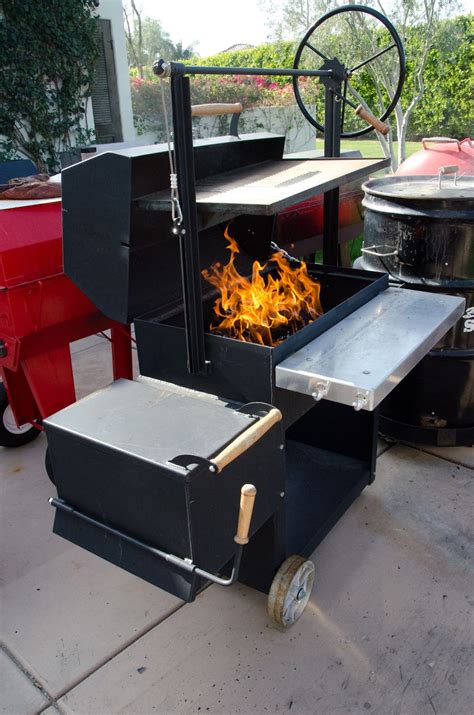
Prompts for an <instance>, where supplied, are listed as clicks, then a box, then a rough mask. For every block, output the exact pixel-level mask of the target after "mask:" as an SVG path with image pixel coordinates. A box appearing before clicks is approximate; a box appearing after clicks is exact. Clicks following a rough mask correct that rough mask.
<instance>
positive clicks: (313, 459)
mask: <svg viewBox="0 0 474 715" xmlns="http://www.w3.org/2000/svg"><path fill="white" fill-rule="evenodd" d="M286 460H287V461H286V488H285V522H286V524H285V527H286V528H285V530H286V551H287V554H301V555H303V556H307V555H309V554H310V553H311V552H312V551H313V549H314V548H316V546H317V545H318V544H319V543H320V542H321V541H322V539H323V538H324V537H325V536H326V534H327V533H328V532H329V530H330V529H331V528H332V526H334V524H335V523H336V521H337V520H338V519H339V517H340V516H341V515H342V514H343V513H344V512H345V510H346V509H347V507H348V506H349V505H350V504H351V503H352V502H353V501H354V499H356V498H357V496H358V495H359V494H360V492H361V491H362V490H363V489H364V487H365V486H367V484H368V483H369V479H370V470H369V468H368V465H367V463H366V462H364V461H361V460H358V459H354V458H353V457H347V456H344V455H341V454H337V453H335V452H329V451H328V450H325V449H320V448H317V447H312V446H310V445H307V444H304V443H302V442H296V441H293V440H287V443H286Z"/></svg>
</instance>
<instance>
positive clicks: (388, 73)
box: [293, 5, 406, 137]
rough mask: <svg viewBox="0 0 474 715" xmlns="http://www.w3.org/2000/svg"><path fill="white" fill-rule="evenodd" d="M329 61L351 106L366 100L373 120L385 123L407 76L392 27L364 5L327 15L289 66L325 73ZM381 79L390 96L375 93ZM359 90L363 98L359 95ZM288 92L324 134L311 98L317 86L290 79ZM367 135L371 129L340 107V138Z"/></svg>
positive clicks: (320, 112) (320, 109)
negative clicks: (333, 62) (337, 65)
mask: <svg viewBox="0 0 474 715" xmlns="http://www.w3.org/2000/svg"><path fill="white" fill-rule="evenodd" d="M333 58H337V60H338V61H339V63H341V64H340V67H341V72H342V76H341V82H342V88H341V92H342V96H344V97H346V96H347V99H350V100H351V101H353V102H355V104H359V103H360V102H361V100H363V101H365V102H366V103H367V105H368V106H369V109H370V110H371V111H372V113H373V114H374V115H375V116H376V117H379V118H380V120H381V121H384V120H385V119H387V117H388V116H389V115H390V114H391V112H392V111H393V109H394V108H395V105H396V104H397V102H398V100H399V98H400V94H401V92H402V88H403V83H404V80H405V72H406V67H405V52H404V49H403V44H402V41H401V39H400V37H399V35H398V33H397V31H396V30H395V28H394V26H393V25H392V23H391V22H390V21H389V20H387V18H386V17H385V16H384V15H382V13H380V12H378V11H377V10H373V9H372V8H370V7H366V6H365V5H346V6H344V7H338V8H335V9H334V10H331V11H330V12H327V13H326V14H325V15H323V16H322V17H321V18H320V19H319V20H318V21H317V22H315V24H314V25H312V27H310V29H309V30H308V31H307V33H306V35H305V36H304V37H303V39H302V41H301V42H300V44H299V46H298V49H297V51H296V55H295V60H294V63H293V67H294V68H296V69H297V68H299V69H322V68H324V69H326V67H325V64H326V62H327V61H329V60H332V59H333ZM343 70H344V71H343ZM382 75H383V76H384V82H387V83H388V84H389V85H390V96H388V95H386V94H385V92H384V91H382V92H381V93H380V92H379V91H378V89H377V78H378V77H380V76H382ZM311 82H313V81H312V80H311ZM319 86H320V85H319ZM361 87H363V88H364V90H363V92H362V94H360V93H359V92H358V89H360V88H361ZM303 88H305V89H303ZM308 88H309V91H308ZM293 89H294V92H295V97H296V101H297V103H298V106H299V108H300V109H301V111H302V113H303V114H304V116H305V117H306V119H307V120H308V121H309V122H310V123H311V124H312V125H313V126H315V127H316V128H317V129H319V131H321V132H324V123H323V122H324V116H323V114H324V112H323V106H322V103H321V101H320V100H318V99H317V98H315V96H313V95H314V94H315V92H314V90H317V89H318V85H314V83H313V85H312V86H311V83H308V82H307V80H305V79H301V78H300V79H298V78H296V77H295V78H294V79H293ZM321 98H322V93H321ZM318 101H319V104H318ZM318 120H319V121H318ZM345 126H346V128H345ZM370 131H372V127H370V126H367V125H366V123H365V122H364V121H362V120H359V119H358V118H356V117H355V116H352V110H351V109H350V108H349V107H345V106H344V103H343V105H342V108H341V137H357V136H362V135H363V134H367V132H370Z"/></svg>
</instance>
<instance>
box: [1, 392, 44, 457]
mask: <svg viewBox="0 0 474 715" xmlns="http://www.w3.org/2000/svg"><path fill="white" fill-rule="evenodd" d="M39 434H40V430H38V429H36V427H33V426H32V425H30V424H26V425H20V427H18V426H17V424H16V421H15V418H14V416H13V410H12V408H11V405H10V402H9V400H8V395H7V391H6V390H5V387H4V385H3V384H2V383H1V382H0V447H21V446H22V445H23V444H27V443H28V442H32V441H33V440H34V439H36V437H38V435H39Z"/></svg>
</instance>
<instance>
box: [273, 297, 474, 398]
mask: <svg viewBox="0 0 474 715" xmlns="http://www.w3.org/2000/svg"><path fill="white" fill-rule="evenodd" d="M464 305H465V301H464V298H461V297H458V296H452V295H444V294H438V293H428V292H424V291H417V290H404V289H402V288H388V289H387V290H386V291H384V292H382V293H380V294H379V295H377V296H376V297H375V298H373V299H372V300H371V301H369V302H368V303H367V304H366V305H364V306H362V307H361V308H359V309H358V310H356V311H355V312H354V313H352V314H351V315H349V316H348V317H347V318H345V320H343V321H341V322H340V323H338V324H337V325H335V326H334V327H333V328H331V329H330V330H328V331H327V332H325V333H324V334H323V335H321V336H319V337H318V338H315V340H313V341H312V342H310V343H308V344H307V345H306V346H305V347H304V348H302V349H301V350H298V351H297V352H296V353H294V354H293V355H291V356H290V357H288V358H286V360H284V361H283V362H281V363H280V364H279V365H277V367H276V368H275V382H276V385H277V386H278V387H282V388H284V389H285V390H291V391H293V392H298V393H300V394H305V395H312V396H313V397H314V399H315V400H320V399H327V400H331V401H332V402H338V403H339V404H343V405H351V406H352V407H354V409H356V410H360V409H364V410H374V409H375V408H376V407H377V406H378V405H379V404H380V402H381V401H382V400H383V399H384V397H386V396H387V395H388V394H389V392H391V391H392V390H393V389H394V387H396V386H397V385H398V383H399V382H400V380H402V379H403V378H404V377H405V375H407V374H408V373H409V372H410V370H411V369H412V368H413V367H414V366H415V365H416V364H417V363H418V362H419V361H420V360H421V358H422V357H424V355H426V353H428V352H429V351H430V350H431V348H433V347H434V346H435V345H436V343H437V342H438V340H440V338H441V337H442V336H443V335H444V334H445V333H446V332H447V331H448V330H449V329H450V328H451V327H452V326H453V325H454V323H455V322H456V321H457V320H458V318H460V317H461V315H462V313H463V311H464Z"/></svg>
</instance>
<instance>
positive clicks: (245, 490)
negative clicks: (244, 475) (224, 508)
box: [234, 484, 257, 545]
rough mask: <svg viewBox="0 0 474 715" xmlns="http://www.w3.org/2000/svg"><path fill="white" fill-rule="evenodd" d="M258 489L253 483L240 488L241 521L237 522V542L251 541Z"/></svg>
mask: <svg viewBox="0 0 474 715" xmlns="http://www.w3.org/2000/svg"><path fill="white" fill-rule="evenodd" d="M256 495H257V489H256V488H255V487H254V485H253V484H244V486H243V487H242V489H241V490H240V509H239V521H238V523H237V533H236V535H235V536H234V541H235V542H236V544H241V545H245V544H248V543H249V530H250V522H251V521H252V512H253V507H254V504H255V497H256Z"/></svg>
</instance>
